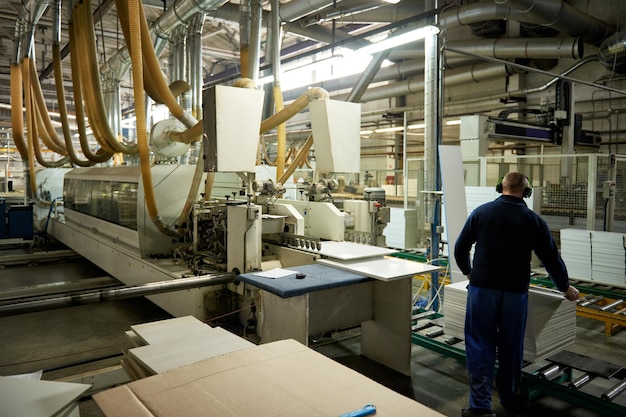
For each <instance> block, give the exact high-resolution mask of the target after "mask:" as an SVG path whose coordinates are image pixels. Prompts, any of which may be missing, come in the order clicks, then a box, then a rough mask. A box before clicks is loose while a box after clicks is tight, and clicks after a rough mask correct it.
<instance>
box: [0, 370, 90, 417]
mask: <svg viewBox="0 0 626 417" xmlns="http://www.w3.org/2000/svg"><path fill="white" fill-rule="evenodd" d="M90 387H91V385H87V384H76V383H70V382H57V381H42V380H33V379H25V378H14V377H0V416H7V417H8V416H11V417H21V416H23V417H65V416H74V415H76V405H77V401H78V399H79V398H80V397H81V395H83V393H84V392H85V391H87V390H88V389H89V388H90Z"/></svg>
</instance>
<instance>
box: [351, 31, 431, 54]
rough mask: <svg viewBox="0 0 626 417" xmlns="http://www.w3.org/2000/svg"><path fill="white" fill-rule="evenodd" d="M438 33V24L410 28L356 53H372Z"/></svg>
mask: <svg viewBox="0 0 626 417" xmlns="http://www.w3.org/2000/svg"><path fill="white" fill-rule="evenodd" d="M437 33H439V28H438V27H437V26H432V25H429V26H423V27H421V28H418V29H415V30H410V31H408V32H404V33H401V34H399V35H394V36H390V37H388V38H387V39H385V40H382V41H380V42H376V43H372V44H371V45H367V46H365V47H363V48H360V49H357V50H356V51H355V53H357V54H365V55H372V54H375V53H377V52H380V51H385V50H387V49H391V48H395V47H396V46H400V45H404V44H407V43H411V42H415V41H417V40H420V39H424V38H425V37H426V36H429V35H436V34H437Z"/></svg>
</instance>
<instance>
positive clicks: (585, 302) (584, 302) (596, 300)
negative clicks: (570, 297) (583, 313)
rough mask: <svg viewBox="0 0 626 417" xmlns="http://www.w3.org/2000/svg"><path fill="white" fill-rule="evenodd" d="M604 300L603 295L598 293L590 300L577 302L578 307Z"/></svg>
mask: <svg viewBox="0 0 626 417" xmlns="http://www.w3.org/2000/svg"><path fill="white" fill-rule="evenodd" d="M602 300H604V297H603V296H601V295H599V296H597V297H594V298H592V299H591V300H587V301H583V302H582V303H580V304H578V305H579V306H580V307H589V306H590V305H592V304H596V303H597V302H599V301H602Z"/></svg>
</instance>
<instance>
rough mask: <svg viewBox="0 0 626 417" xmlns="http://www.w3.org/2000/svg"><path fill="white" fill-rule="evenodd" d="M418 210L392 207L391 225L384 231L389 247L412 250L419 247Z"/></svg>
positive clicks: (390, 214) (388, 224) (390, 213)
mask: <svg viewBox="0 0 626 417" xmlns="http://www.w3.org/2000/svg"><path fill="white" fill-rule="evenodd" d="M417 231H418V227H417V210H416V209H407V210H405V209H401V208H397V207H391V208H390V210H389V223H387V226H386V227H385V230H383V235H385V239H386V240H385V243H386V245H387V247H390V248H396V249H411V248H415V247H417Z"/></svg>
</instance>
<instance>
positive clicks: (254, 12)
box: [248, 0, 263, 82]
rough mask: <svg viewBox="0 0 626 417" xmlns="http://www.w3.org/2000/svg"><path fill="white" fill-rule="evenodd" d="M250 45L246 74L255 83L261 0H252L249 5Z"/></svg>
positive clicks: (261, 14)
mask: <svg viewBox="0 0 626 417" xmlns="http://www.w3.org/2000/svg"><path fill="white" fill-rule="evenodd" d="M250 8H251V20H250V45H249V47H248V74H249V78H251V79H252V80H254V82H256V81H257V80H258V79H259V60H260V56H261V27H262V19H263V7H262V5H261V0H252V2H251V3H250Z"/></svg>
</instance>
